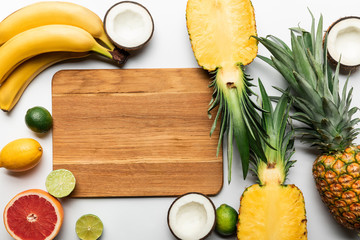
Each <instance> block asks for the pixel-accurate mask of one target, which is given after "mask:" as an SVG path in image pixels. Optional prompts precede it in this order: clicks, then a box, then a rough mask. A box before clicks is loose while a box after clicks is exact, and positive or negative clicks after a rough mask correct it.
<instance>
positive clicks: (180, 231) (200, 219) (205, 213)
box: [167, 193, 216, 240]
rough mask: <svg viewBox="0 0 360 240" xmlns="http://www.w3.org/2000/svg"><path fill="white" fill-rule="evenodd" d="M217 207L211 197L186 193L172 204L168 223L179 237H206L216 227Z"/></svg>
mask: <svg viewBox="0 0 360 240" xmlns="http://www.w3.org/2000/svg"><path fill="white" fill-rule="evenodd" d="M215 218H216V209H215V206H214V204H213V202H212V201H211V199H210V198H208V197H207V196H205V195H203V194H201V193H187V194H184V195H182V196H180V197H178V198H177V199H175V201H174V202H173V203H172V204H171V206H170V208H169V211H168V219H167V220H168V225H169V228H170V231H171V232H172V234H173V235H174V236H175V237H176V238H177V239H182V240H199V239H205V238H206V237H207V236H209V235H210V233H211V232H212V231H213V229H214V227H215Z"/></svg>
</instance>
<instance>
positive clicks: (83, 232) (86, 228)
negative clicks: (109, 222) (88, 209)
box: [75, 214, 104, 240]
mask: <svg viewBox="0 0 360 240" xmlns="http://www.w3.org/2000/svg"><path fill="white" fill-rule="evenodd" d="M103 229H104V225H103V223H102V221H101V220H100V218H99V217H98V216H96V215H94V214H85V215H83V216H81V217H80V218H79V219H78V220H77V221H76V227H75V231H76V234H77V235H78V237H79V238H80V239H81V240H96V239H98V238H99V237H100V236H101V234H102V232H103Z"/></svg>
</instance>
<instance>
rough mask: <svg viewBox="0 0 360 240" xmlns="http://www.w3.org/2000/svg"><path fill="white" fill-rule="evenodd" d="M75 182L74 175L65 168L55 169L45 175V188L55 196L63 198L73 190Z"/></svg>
mask: <svg viewBox="0 0 360 240" xmlns="http://www.w3.org/2000/svg"><path fill="white" fill-rule="evenodd" d="M75 184H76V179H75V176H74V175H73V174H72V172H70V171H69V170H67V169H57V170H54V171H52V172H50V173H49V175H48V176H47V177H46V181H45V186H46V190H47V191H48V192H49V193H50V194H51V195H53V196H54V197H57V198H63V197H66V196H68V195H70V193H71V192H72V191H73V190H74V188H75Z"/></svg>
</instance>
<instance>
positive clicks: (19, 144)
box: [0, 138, 43, 172]
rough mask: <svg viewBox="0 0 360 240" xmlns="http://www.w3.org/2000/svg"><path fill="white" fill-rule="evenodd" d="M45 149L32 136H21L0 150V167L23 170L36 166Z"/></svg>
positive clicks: (17, 170) (15, 170) (16, 170)
mask: <svg viewBox="0 0 360 240" xmlns="http://www.w3.org/2000/svg"><path fill="white" fill-rule="evenodd" d="M42 153H43V149H42V147H41V145H40V143H38V142H37V141H36V140H34V139H32V138H20V139H17V140H14V141H12V142H10V143H8V144H7V145H6V146H5V147H4V148H3V149H2V150H1V152H0V167H4V168H6V169H8V170H10V171H14V172H22V171H26V170H29V169H31V168H33V167H35V166H36V165H37V164H38V163H39V161H40V159H41V156H42Z"/></svg>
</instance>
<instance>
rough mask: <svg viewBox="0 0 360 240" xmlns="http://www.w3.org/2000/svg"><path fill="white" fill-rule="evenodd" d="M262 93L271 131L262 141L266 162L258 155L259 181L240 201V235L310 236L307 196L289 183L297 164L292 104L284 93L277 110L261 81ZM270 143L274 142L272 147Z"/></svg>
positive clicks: (274, 239) (246, 239)
mask: <svg viewBox="0 0 360 240" xmlns="http://www.w3.org/2000/svg"><path fill="white" fill-rule="evenodd" d="M259 86H260V92H261V96H262V101H263V104H262V107H263V109H264V110H265V112H263V114H262V124H263V127H264V129H265V130H266V132H267V134H268V139H267V143H266V142H265V141H262V147H263V149H264V152H265V156H266V161H265V162H264V161H262V160H260V159H259V157H258V156H257V155H255V157H257V158H256V159H255V160H256V161H255V163H254V165H255V169H254V171H255V173H256V175H257V177H258V179H259V184H255V185H252V186H250V187H248V188H247V189H246V190H245V191H244V193H243V195H242V197H241V200H240V209H239V219H238V225H237V237H238V239H240V240H254V239H261V240H290V239H291V240H304V239H307V230H306V224H307V220H306V212H305V202H304V197H303V194H302V192H301V191H300V189H298V188H297V187H296V186H295V185H285V184H284V182H285V179H286V176H287V174H288V170H289V168H290V167H291V166H292V165H293V164H294V161H291V160H290V157H291V156H292V154H293V153H294V146H293V143H294V138H293V135H294V130H293V129H291V128H289V127H288V124H287V119H288V116H289V105H288V99H287V97H286V95H283V96H282V97H281V98H280V99H279V101H278V103H277V105H276V108H275V109H273V108H272V105H271V102H270V99H269V97H268V96H267V94H266V91H265V89H264V87H263V85H262V84H261V82H259ZM268 143H269V144H270V145H271V146H269V145H268Z"/></svg>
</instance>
